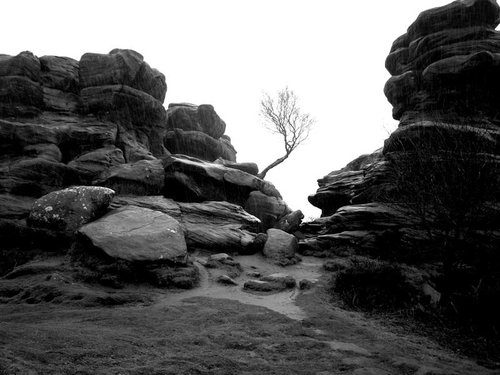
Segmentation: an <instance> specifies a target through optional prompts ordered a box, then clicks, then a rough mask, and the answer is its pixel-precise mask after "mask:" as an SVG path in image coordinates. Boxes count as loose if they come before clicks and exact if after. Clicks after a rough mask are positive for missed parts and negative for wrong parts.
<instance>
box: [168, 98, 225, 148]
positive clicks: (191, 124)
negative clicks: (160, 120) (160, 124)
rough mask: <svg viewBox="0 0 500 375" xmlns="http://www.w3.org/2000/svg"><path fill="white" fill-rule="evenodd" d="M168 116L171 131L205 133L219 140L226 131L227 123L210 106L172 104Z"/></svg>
mask: <svg viewBox="0 0 500 375" xmlns="http://www.w3.org/2000/svg"><path fill="white" fill-rule="evenodd" d="M167 116H168V120H167V125H168V128H169V129H181V130H184V131H198V132H203V133H205V134H207V135H209V136H210V137H212V138H214V139H219V138H220V137H221V136H222V135H223V134H224V132H225V131H226V124H225V122H224V121H223V120H222V119H221V118H220V117H219V115H218V114H217V113H216V112H215V110H214V107H213V106H211V105H209V104H202V105H199V106H196V105H193V104H182V103H181V104H177V103H172V104H169V106H168V111H167Z"/></svg>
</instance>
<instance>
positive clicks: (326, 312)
mask: <svg viewBox="0 0 500 375" xmlns="http://www.w3.org/2000/svg"><path fill="white" fill-rule="evenodd" d="M196 259H197V261H196V264H197V266H198V268H199V269H200V271H201V281H200V285H199V286H198V287H197V288H195V289H192V290H189V291H179V292H173V291H162V290H160V289H151V288H145V287H135V289H134V290H132V293H135V294H136V295H141V296H143V297H147V298H146V300H147V302H143V303H133V304H126V305H122V306H114V307H108V306H103V307H96V306H92V307H86V306H78V305H75V304H73V305H72V304H54V303H38V304H13V303H8V304H2V305H0V374H2V375H4V374H317V375H320V374H321V375H327V374H356V375H387V374H394V375H397V374H415V375H434V374H471V375H472V374H496V373H498V372H495V370H489V369H486V368H484V367H481V366H479V365H478V364H476V363H474V362H472V361H470V360H467V359H465V358H462V357H459V356H457V355H456V354H454V353H452V352H450V351H448V350H446V349H443V348H442V347H440V346H438V345H437V344H435V343H434V342H432V341H430V340H429V339H427V338H423V337H417V336H414V335H411V334H407V333H405V334H402V333H401V332H399V333H398V330H396V329H391V328H390V327H388V326H386V325H384V326H382V325H381V324H380V323H379V322H376V321H374V320H370V319H368V318H366V317H365V316H364V315H363V314H361V313H357V312H350V311H346V310H343V309H342V308H340V307H336V306H335V305H334V304H332V302H331V300H330V298H329V296H328V294H327V292H326V291H325V283H326V282H327V276H326V275H324V274H323V271H322V261H321V260H320V259H317V258H312V257H311V258H309V257H304V258H303V261H302V262H301V263H299V264H297V265H294V266H289V267H286V268H282V267H279V266H274V265H272V264H269V263H268V262H266V261H265V260H264V258H262V257H260V256H241V257H236V258H234V260H235V261H237V262H238V263H240V264H241V265H242V268H243V269H242V272H241V275H240V276H238V277H235V278H234V281H236V283H237V284H238V285H234V286H229V285H222V284H220V283H219V282H218V281H217V277H218V275H217V270H214V269H211V268H207V267H204V266H202V264H205V262H206V257H204V256H203V255H199V256H198V257H197V258H196ZM278 272H281V273H283V272H286V273H287V274H288V275H290V276H292V277H294V278H295V279H296V280H297V281H300V280H304V279H305V280H309V281H312V285H313V286H312V288H310V289H307V290H299V289H298V288H294V289H288V290H286V291H283V292H279V293H275V294H265V293H258V292H249V291H245V290H244V289H243V287H242V286H243V285H244V283H245V282H246V281H248V280H249V279H251V278H252V277H254V275H256V274H262V275H265V274H273V273H278ZM125 289H127V291H125ZM114 293H118V294H120V293H129V294H130V293H131V290H130V288H128V287H127V288H124V290H123V291H118V292H116V291H115V292H114Z"/></svg>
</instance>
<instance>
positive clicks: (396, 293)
mask: <svg viewBox="0 0 500 375" xmlns="http://www.w3.org/2000/svg"><path fill="white" fill-rule="evenodd" d="M333 291H334V292H335V293H338V294H339V296H340V297H341V298H342V300H344V301H345V302H346V303H347V304H348V305H350V306H351V307H356V308H361V309H363V310H396V309H401V308H404V307H407V306H410V305H411V303H412V301H413V300H414V299H415V296H416V295H417V291H416V289H415V288H414V287H413V286H412V285H410V284H409V283H408V281H407V280H406V278H405V276H404V274H403V272H402V271H401V268H399V267H398V266H396V265H392V264H388V263H380V262H371V261H353V262H352V267H350V268H347V269H344V270H342V271H340V272H339V273H338V274H337V276H336V278H335V280H334V282H333Z"/></svg>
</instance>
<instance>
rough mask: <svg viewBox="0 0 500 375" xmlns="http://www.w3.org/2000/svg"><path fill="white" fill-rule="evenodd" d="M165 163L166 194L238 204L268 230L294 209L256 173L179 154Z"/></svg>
mask: <svg viewBox="0 0 500 375" xmlns="http://www.w3.org/2000/svg"><path fill="white" fill-rule="evenodd" d="M164 163H165V188H164V195H165V196H166V197H169V198H172V199H175V200H177V201H181V202H202V201H207V200H216V201H227V202H230V203H234V204H238V205H240V206H243V207H244V208H245V210H246V211H248V212H249V213H251V214H252V215H254V216H256V217H258V218H259V219H260V220H261V221H262V224H263V227H264V229H267V228H269V227H272V226H273V225H274V224H275V223H276V222H277V221H278V220H279V219H280V218H281V217H283V216H284V215H286V214H288V213H289V212H290V209H289V208H288V206H287V205H286V203H285V202H284V201H283V200H282V199H281V195H280V194H279V192H278V191H277V190H276V188H275V187H274V185H273V184H271V183H270V182H268V181H265V180H261V179H260V178H258V177H256V176H254V175H251V174H248V173H246V172H243V171H241V170H238V169H234V168H228V167H225V166H223V165H221V164H213V163H207V162H203V161H201V160H199V159H195V158H190V157H181V156H179V155H177V156H171V157H168V158H165V159H164Z"/></svg>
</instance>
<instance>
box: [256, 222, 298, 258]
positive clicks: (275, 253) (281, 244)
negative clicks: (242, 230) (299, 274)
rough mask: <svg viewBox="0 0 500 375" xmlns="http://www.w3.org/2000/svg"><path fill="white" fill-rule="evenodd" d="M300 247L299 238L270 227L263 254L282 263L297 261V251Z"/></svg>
mask: <svg viewBox="0 0 500 375" xmlns="http://www.w3.org/2000/svg"><path fill="white" fill-rule="evenodd" d="M298 248H299V244H298V242H297V238H296V237H295V236H293V235H291V234H288V233H286V232H284V231H282V230H280V229H274V228H271V229H268V230H267V241H266V243H265V245H264V249H263V250H262V252H263V254H264V255H265V256H266V257H268V258H270V259H272V260H273V261H275V262H276V263H278V264H281V265H287V264H291V263H295V253H296V252H297V250H298Z"/></svg>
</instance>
